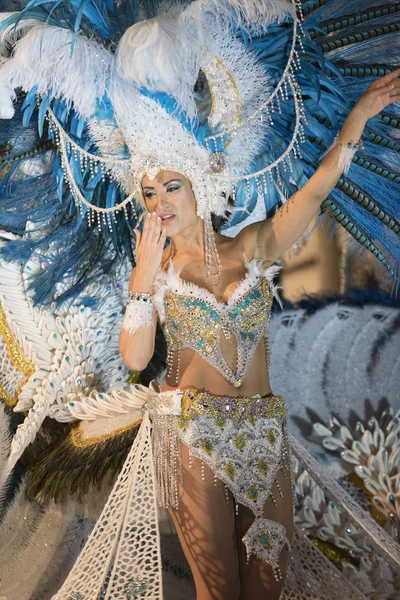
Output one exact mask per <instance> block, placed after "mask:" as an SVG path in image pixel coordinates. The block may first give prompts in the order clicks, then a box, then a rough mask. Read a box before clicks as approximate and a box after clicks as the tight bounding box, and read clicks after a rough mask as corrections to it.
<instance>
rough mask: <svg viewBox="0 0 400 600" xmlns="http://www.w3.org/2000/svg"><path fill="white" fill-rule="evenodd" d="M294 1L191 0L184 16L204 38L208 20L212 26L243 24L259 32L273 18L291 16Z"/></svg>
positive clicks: (235, 26)
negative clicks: (193, 0)
mask: <svg viewBox="0 0 400 600" xmlns="http://www.w3.org/2000/svg"><path fill="white" fill-rule="evenodd" d="M295 12H296V9H295V5H294V3H293V2H291V0H247V1H246V2H241V1H240V0H198V1H197V2H192V3H191V4H190V5H189V6H188V7H187V8H186V9H185V10H184V11H183V13H182V14H183V16H184V18H185V19H186V20H189V21H190V22H191V27H192V32H193V34H194V33H195V31H194V30H195V29H196V37H197V38H198V39H199V40H201V41H203V42H205V41H207V39H208V38H209V35H210V29H209V27H210V23H213V25H214V28H213V30H214V31H216V30H217V29H219V30H221V31H222V30H225V31H226V30H227V29H229V28H231V29H238V28H243V29H245V30H247V31H249V32H250V33H251V32H252V31H254V30H258V31H259V32H261V31H262V30H265V29H266V27H267V26H268V25H269V24H271V23H274V22H278V23H280V22H281V21H283V20H284V19H285V18H286V17H287V16H288V15H292V16H294V15H295Z"/></svg>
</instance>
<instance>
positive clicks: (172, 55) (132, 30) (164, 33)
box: [116, 16, 199, 119]
mask: <svg viewBox="0 0 400 600" xmlns="http://www.w3.org/2000/svg"><path fill="white" fill-rule="evenodd" d="M198 54H199V49H198V48H196V46H195V45H194V44H193V40H192V38H191V36H190V35H189V34H188V31H187V28H185V27H184V26H183V23H182V21H181V19H180V18H179V17H169V16H158V17H156V18H154V19H149V20H147V21H142V22H141V23H136V24H135V25H133V26H132V27H129V28H128V29H127V30H126V32H125V33H124V35H123V36H122V38H121V40H120V42H119V44H118V49H117V53H116V64H117V69H118V71H119V72H120V73H121V74H122V75H123V76H124V77H126V78H127V79H129V80H131V81H133V82H134V83H135V84H136V85H137V86H138V87H142V86H144V87H146V88H147V89H149V90H151V91H156V92H157V91H163V92H166V93H167V94H170V95H171V96H173V97H174V98H176V100H177V101H178V103H179V105H180V107H181V108H182V109H183V110H184V111H185V112H186V113H187V115H188V117H189V118H191V119H193V118H194V117H195V116H196V106H195V102H194V85H195V83H196V80H197V77H198V73H199V62H198Z"/></svg>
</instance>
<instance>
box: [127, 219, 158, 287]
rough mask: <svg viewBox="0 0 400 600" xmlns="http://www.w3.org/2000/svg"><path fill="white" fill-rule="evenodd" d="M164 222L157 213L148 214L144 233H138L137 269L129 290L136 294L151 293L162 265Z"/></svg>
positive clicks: (136, 231)
mask: <svg viewBox="0 0 400 600" xmlns="http://www.w3.org/2000/svg"><path fill="white" fill-rule="evenodd" d="M161 225H162V221H161V219H160V217H157V215H156V213H148V214H147V216H146V218H145V221H144V226H143V231H142V232H140V231H138V230H137V229H135V233H136V268H135V270H134V273H133V281H132V280H131V282H130V284H129V289H130V290H131V291H136V292H144V293H146V292H148V293H151V291H152V288H153V284H154V280H155V277H156V275H157V273H158V270H159V268H160V265H161V259H162V254H163V250H164V244H165V240H166V239H167V231H166V229H162V227H161Z"/></svg>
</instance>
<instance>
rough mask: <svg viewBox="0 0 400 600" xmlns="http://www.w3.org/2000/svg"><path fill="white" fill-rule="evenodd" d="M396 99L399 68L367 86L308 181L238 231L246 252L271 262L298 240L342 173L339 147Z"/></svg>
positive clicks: (398, 96) (399, 85) (354, 138)
mask: <svg viewBox="0 0 400 600" xmlns="http://www.w3.org/2000/svg"><path fill="white" fill-rule="evenodd" d="M398 100H400V69H397V70H396V71H393V72H392V73H389V74H388V75H385V76H384V77H381V78H380V79H377V80H376V81H374V83H372V84H371V85H370V86H369V88H368V89H367V91H366V92H365V94H363V95H362V96H361V98H360V99H359V101H358V102H357V104H356V105H355V106H354V108H353V109H352V111H351V112H350V114H349V116H348V117H347V119H346V121H345V123H344V124H343V127H342V129H341V131H340V135H339V138H338V139H337V140H336V145H335V146H333V147H332V148H331V149H330V150H329V151H328V152H327V153H326V154H325V156H324V158H323V159H322V161H321V164H320V166H319V167H318V169H317V170H316V171H315V173H314V175H313V176H312V177H310V179H309V180H308V182H307V183H306V184H305V185H304V186H303V187H302V188H301V189H300V190H299V191H298V192H296V193H295V194H294V195H293V196H291V197H290V198H289V199H288V200H287V201H286V202H285V204H284V205H283V206H281V208H280V209H279V210H277V212H276V213H275V215H274V216H273V217H271V218H270V219H267V220H266V221H261V222H259V223H254V224H252V225H249V226H248V227H246V228H244V229H243V230H242V231H241V233H240V234H239V236H238V238H237V239H238V242H240V241H242V242H243V243H244V247H245V251H246V254H247V255H249V254H252V255H253V256H254V255H258V256H260V258H263V259H264V261H265V262H268V263H273V262H274V261H275V260H276V259H278V258H279V257H280V256H282V254H284V252H286V250H288V249H289V248H290V247H291V246H292V245H293V244H294V243H295V242H296V241H297V240H298V239H299V237H300V236H301V235H302V233H303V232H304V231H305V230H306V228H307V226H308V225H309V223H310V221H311V220H312V218H313V217H314V216H315V214H316V213H317V212H318V209H319V207H320V205H321V203H322V202H323V201H324V199H325V198H326V197H327V196H328V195H329V193H330V192H331V191H332V190H333V188H334V187H335V185H336V183H337V182H338V180H339V178H340V176H341V174H342V172H343V168H341V167H339V159H340V157H341V152H342V150H343V148H344V147H346V146H348V145H349V144H350V145H351V144H353V143H354V142H358V141H359V140H360V138H361V135H362V133H363V130H364V127H365V124H366V122H367V120H368V119H370V118H371V117H373V116H375V115H377V114H378V113H379V112H381V110H383V109H384V108H385V107H386V106H388V105H389V104H391V103H392V102H396V101H398ZM342 156H343V155H342ZM251 247H252V248H251Z"/></svg>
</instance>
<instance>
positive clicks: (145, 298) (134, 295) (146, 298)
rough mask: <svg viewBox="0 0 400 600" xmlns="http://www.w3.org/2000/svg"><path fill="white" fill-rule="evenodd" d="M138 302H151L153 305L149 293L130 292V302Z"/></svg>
mask: <svg viewBox="0 0 400 600" xmlns="http://www.w3.org/2000/svg"><path fill="white" fill-rule="evenodd" d="M135 300H137V301H138V302H149V303H150V304H151V303H152V299H151V294H148V293H147V292H132V291H129V292H128V302H134V301H135Z"/></svg>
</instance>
